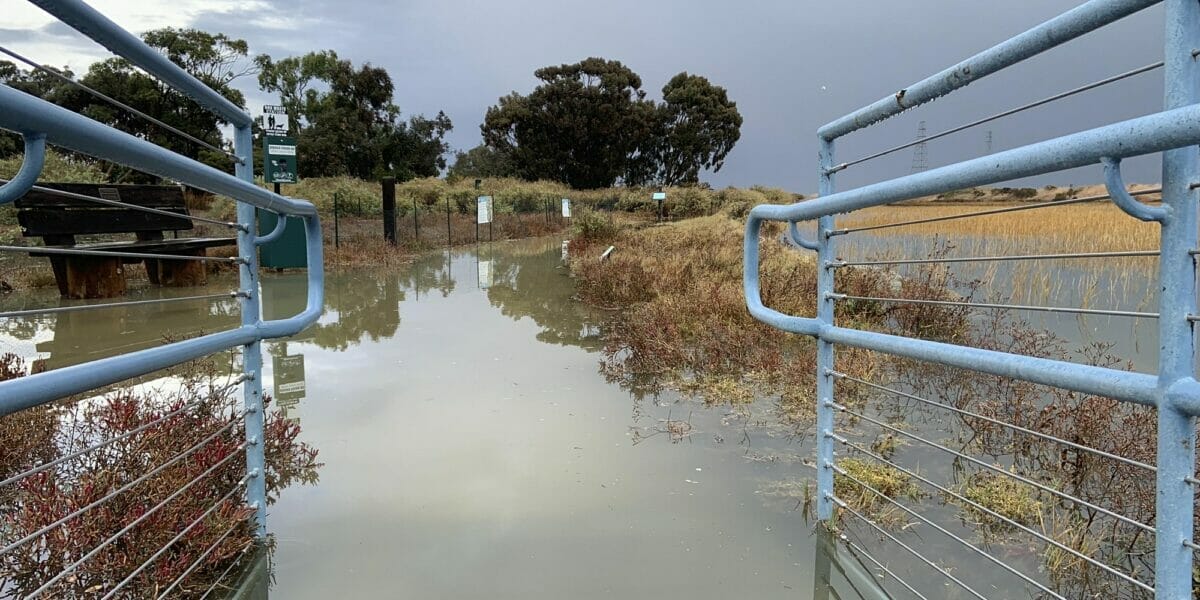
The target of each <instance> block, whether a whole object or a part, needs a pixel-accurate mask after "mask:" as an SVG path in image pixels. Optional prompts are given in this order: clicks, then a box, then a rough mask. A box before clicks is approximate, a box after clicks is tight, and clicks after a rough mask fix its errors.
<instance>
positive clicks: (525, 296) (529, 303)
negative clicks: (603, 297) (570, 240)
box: [481, 240, 604, 351]
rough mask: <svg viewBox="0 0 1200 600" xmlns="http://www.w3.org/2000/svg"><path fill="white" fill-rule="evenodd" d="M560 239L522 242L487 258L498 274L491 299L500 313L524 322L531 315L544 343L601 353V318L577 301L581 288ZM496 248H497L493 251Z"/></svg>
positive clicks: (493, 272)
mask: <svg viewBox="0 0 1200 600" xmlns="http://www.w3.org/2000/svg"><path fill="white" fill-rule="evenodd" d="M560 249H561V245H559V244H558V242H556V241H553V240H551V241H549V242H544V243H541V244H537V245H528V244H522V245H516V246H513V247H512V248H511V249H509V248H506V249H505V251H503V252H489V251H488V250H484V251H483V252H481V254H483V255H485V256H487V258H485V259H484V260H486V261H487V262H488V263H489V265H490V269H489V270H490V273H491V276H492V281H491V286H489V287H488V290H487V295H488V301H490V302H491V304H492V306H495V307H497V308H499V309H500V314H502V315H504V316H506V317H509V318H511V319H515V320H519V319H522V318H524V317H529V318H531V319H533V321H534V322H535V323H537V325H538V327H540V328H541V331H540V332H539V333H538V334H537V339H538V341H541V342H545V343H547V344H559V345H564V346H578V347H580V348H584V349H585V350H589V351H598V350H600V349H601V348H602V347H603V346H604V343H603V340H602V339H601V337H600V325H601V322H602V321H601V319H600V318H599V317H598V316H597V315H596V313H595V311H592V310H590V309H588V308H587V307H585V306H582V305H581V304H580V303H579V302H577V301H575V300H574V298H573V295H574V293H575V286H574V284H572V283H571V280H570V275H569V272H568V270H567V268H566V266H565V265H564V264H563V262H562V258H561V256H560V253H559V250H560ZM489 250H494V249H489Z"/></svg>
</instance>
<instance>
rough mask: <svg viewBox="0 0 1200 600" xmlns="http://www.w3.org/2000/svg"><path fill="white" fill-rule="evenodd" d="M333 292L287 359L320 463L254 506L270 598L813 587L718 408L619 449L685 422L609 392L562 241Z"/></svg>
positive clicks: (750, 591)
mask: <svg viewBox="0 0 1200 600" xmlns="http://www.w3.org/2000/svg"><path fill="white" fill-rule="evenodd" d="M489 261H490V265H489ZM489 266H490V268H489ZM489 271H490V273H489ZM481 275H482V279H481ZM489 275H490V277H491V279H492V281H490V282H489V281H487V278H488V277H489ZM331 283H332V285H331V286H330V292H329V295H330V309H331V310H330V314H329V315H327V316H326V318H325V319H323V323H322V328H321V329H319V330H318V331H317V332H316V333H315V336H314V338H315V339H314V340H311V341H300V342H290V343H288V345H287V346H288V352H289V353H291V354H293V355H296V354H303V356H304V363H305V373H306V375H307V385H308V389H307V396H308V397H307V398H306V399H304V400H303V401H302V402H301V403H300V404H299V406H297V407H295V408H294V409H293V413H292V414H294V415H295V416H297V417H298V418H300V419H301V423H302V425H303V428H304V434H303V439H304V440H305V441H307V442H309V443H311V444H313V445H315V446H316V447H318V448H320V449H321V459H322V460H323V461H324V462H325V463H326V465H325V467H324V468H323V469H322V472H321V482H320V484H319V485H318V486H316V487H305V488H295V489H291V490H288V491H287V492H286V493H285V494H284V495H283V498H282V499H281V501H280V502H279V503H278V504H277V505H276V506H274V507H273V508H272V510H271V511H270V512H271V514H270V526H271V529H272V531H274V532H275V533H276V535H277V536H278V541H279V546H278V551H277V554H276V561H275V568H276V576H277V586H276V589H275V592H274V593H275V594H276V595H277V596H278V597H282V598H327V597H331V596H335V595H342V596H345V597H351V598H367V597H377V598H379V597H399V596H408V597H420V598H478V597H490V598H564V597H569V598H593V597H596V598H598V597H631V596H636V597H646V596H651V595H659V596H665V597H681V596H688V597H693V598H727V597H729V596H730V595H731V594H739V595H743V596H744V597H750V598H784V597H787V598H796V597H807V596H808V594H809V593H811V591H812V588H813V581H812V577H811V572H812V565H813V561H814V555H813V548H812V542H811V541H810V536H809V533H808V531H809V526H808V525H806V524H805V522H804V519H803V518H802V517H801V515H800V513H799V512H790V511H785V512H781V511H779V510H775V509H774V508H770V507H767V506H766V505H764V502H763V498H762V497H761V495H760V494H758V493H756V492H757V489H758V487H759V486H758V485H757V483H758V481H759V480H761V479H764V478H767V477H773V476H775V475H774V474H773V473H772V471H775V470H778V469H773V468H771V467H770V466H766V467H759V466H754V465H748V464H747V461H746V459H745V458H744V456H743V455H744V454H745V453H746V451H747V447H746V445H745V444H741V445H739V444H738V441H737V440H736V439H733V440H730V439H728V437H729V432H728V431H726V428H723V427H721V425H720V419H721V417H722V416H723V415H722V414H721V413H723V412H725V411H723V410H719V409H718V410H713V411H705V410H703V409H698V410H696V411H695V412H696V414H693V417H692V423H691V424H692V432H691V435H688V436H686V437H685V438H684V439H675V440H674V441H675V442H676V443H672V442H673V440H672V438H671V436H670V435H669V434H664V435H659V436H655V437H653V438H650V439H647V440H645V441H644V442H642V443H639V444H637V445H634V444H632V438H631V429H630V428H631V426H650V427H654V426H656V425H658V422H657V420H658V419H660V418H661V419H665V418H667V414H668V412H670V411H672V410H673V411H674V412H675V413H676V414H675V417H673V418H676V419H685V418H687V416H688V414H687V413H688V412H689V411H690V410H691V409H689V408H688V407H687V406H684V405H679V406H674V407H673V408H672V407H671V403H672V402H673V401H674V399H673V398H665V397H664V398H660V399H658V404H664V405H666V406H658V405H657V404H656V403H655V400H654V399H652V398H647V399H645V400H643V401H637V400H635V399H631V397H630V395H629V394H628V393H627V392H625V391H622V390H621V389H620V388H619V387H617V386H615V385H610V384H608V383H606V382H605V380H604V377H603V376H602V375H601V374H600V373H599V372H598V369H597V363H598V360H599V356H598V354H597V353H596V352H597V349H598V348H599V345H600V342H599V339H598V337H597V336H598V328H597V325H598V324H599V319H600V318H602V316H601V315H597V314H593V313H591V312H590V311H588V310H587V309H586V308H584V307H582V306H581V305H579V304H578V303H576V302H573V301H572V300H571V299H570V296H571V294H572V283H571V281H570V279H569V277H568V275H567V272H566V269H565V268H564V267H563V266H561V261H560V247H559V242H558V241H553V240H552V241H544V240H543V241H531V242H521V243H510V244H496V245H493V246H491V247H484V248H482V249H481V252H480V255H476V254H475V253H474V251H472V250H468V251H454V252H453V253H452V255H450V256H449V257H447V256H446V255H445V254H442V255H440V256H439V255H433V256H429V257H426V258H425V259H423V260H421V261H418V262H417V263H415V264H414V265H413V266H412V270H411V272H409V273H358V274H351V275H343V276H339V277H335V278H333V281H332V282H331ZM485 286H486V287H485ZM355 288H365V289H368V290H371V291H372V292H373V293H376V294H377V295H376V296H375V297H374V298H368V296H369V294H362V295H361V296H360V294H359V292H355V291H352V290H354V289H355ZM350 295H354V299H353V300H350V299H348V296H350ZM360 298H361V300H360ZM343 324H344V325H343ZM336 330H341V334H340V335H336V336H331V337H333V338H336V339H337V340H338V343H336V344H331V343H325V344H322V343H321V342H320V340H321V338H322V337H323V336H322V334H323V333H325V332H327V331H336ZM355 331H357V332H358V333H359V335H357V336H355V335H354V333H355ZM803 469H805V467H803V466H801V465H794V466H793V467H790V468H788V470H789V471H790V470H803Z"/></svg>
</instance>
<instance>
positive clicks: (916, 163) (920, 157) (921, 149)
mask: <svg viewBox="0 0 1200 600" xmlns="http://www.w3.org/2000/svg"><path fill="white" fill-rule="evenodd" d="M917 141H918V142H919V143H918V144H917V145H916V146H913V159H912V172H913V173H919V172H921V171H924V170H926V169H928V168H929V149H928V148H926V147H925V121H921V123H920V124H919V125H917Z"/></svg>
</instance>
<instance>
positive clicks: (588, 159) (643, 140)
mask: <svg viewBox="0 0 1200 600" xmlns="http://www.w3.org/2000/svg"><path fill="white" fill-rule="evenodd" d="M534 75H535V76H536V77H537V78H538V79H539V80H540V81H541V82H542V83H541V84H540V85H538V86H537V87H536V88H534V90H533V91H532V92H530V93H529V95H521V94H518V93H516V92H514V93H512V94H509V95H507V96H504V97H502V98H500V100H499V102H498V103H497V105H495V106H493V107H491V108H489V109H488V111H487V114H486V116H485V118H484V122H483V124H482V125H481V126H480V129H481V131H482V133H483V139H484V143H485V144H486V146H487V147H488V148H490V149H491V150H492V151H493V152H496V153H498V154H499V155H501V156H502V157H503V158H504V159H505V161H507V163H508V164H509V165H511V172H512V173H513V174H515V175H517V176H519V177H522V178H525V179H551V180H555V181H560V182H563V183H566V184H568V185H570V186H572V187H575V188H581V189H588V188H600V187H609V186H612V185H614V184H615V183H617V182H618V181H622V182H624V183H626V184H631V185H644V184H650V183H661V184H668V185H678V184H693V183H698V182H699V177H700V172H701V171H702V170H711V171H713V172H716V171H719V170H720V169H721V167H722V166H723V165H724V161H725V157H726V156H728V154H729V152H730V151H731V150H732V149H733V147H734V145H735V144H736V143H737V140H738V138H739V137H740V129H741V125H742V117H741V115H740V114H739V113H738V110H737V104H736V103H734V102H733V101H731V100H729V98H728V95H727V93H726V91H725V89H724V88H722V87H720V86H716V85H713V84H712V83H710V82H709V81H708V79H706V78H704V77H701V76H698V75H689V74H688V73H680V74H679V75H676V76H675V77H674V78H672V79H671V81H670V82H669V83H668V84H667V85H666V86H665V87H664V88H663V99H664V101H663V102H662V103H661V104H659V103H656V102H654V101H653V100H648V99H646V92H645V91H643V90H642V79H641V77H639V76H638V75H637V73H634V72H633V70H631V69H630V68H629V67H626V66H625V65H623V64H622V63H620V62H619V61H614V60H606V59H603V58H588V59H586V60H583V61H581V62H579V63H575V64H568V65H560V66H556V67H545V68H542V69H538V70H537V71H535V72H534Z"/></svg>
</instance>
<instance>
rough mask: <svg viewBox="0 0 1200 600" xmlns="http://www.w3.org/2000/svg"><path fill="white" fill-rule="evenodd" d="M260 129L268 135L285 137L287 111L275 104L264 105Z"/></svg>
mask: <svg viewBox="0 0 1200 600" xmlns="http://www.w3.org/2000/svg"><path fill="white" fill-rule="evenodd" d="M262 128H263V130H264V131H266V132H267V134H268V135H287V132H288V115H287V109H286V108H284V107H282V106H279V105H277V104H264V105H263V117H262Z"/></svg>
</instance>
